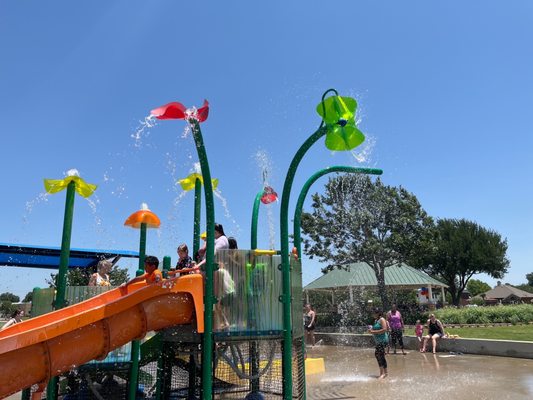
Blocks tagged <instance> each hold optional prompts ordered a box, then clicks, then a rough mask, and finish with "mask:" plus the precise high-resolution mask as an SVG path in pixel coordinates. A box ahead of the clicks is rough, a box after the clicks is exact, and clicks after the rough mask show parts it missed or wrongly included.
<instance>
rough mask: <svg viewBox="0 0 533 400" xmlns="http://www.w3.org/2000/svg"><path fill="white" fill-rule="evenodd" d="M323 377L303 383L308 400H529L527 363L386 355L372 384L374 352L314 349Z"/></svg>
mask: <svg viewBox="0 0 533 400" xmlns="http://www.w3.org/2000/svg"><path fill="white" fill-rule="evenodd" d="M308 357H323V358H324V361H325V365H326V372H325V373H323V374H317V375H312V376H308V377H307V399H308V400H341V399H372V400H375V399H378V398H379V399H392V398H406V399H430V400H439V399H454V400H485V399H486V400H492V399H494V400H505V399H509V400H521V399H524V400H526V399H533V360H528V359H520V358H509V357H493V356H478V355H466V354H465V355H461V354H459V355H456V354H450V353H437V354H436V355H433V354H431V353H424V354H422V353H419V352H417V351H412V350H410V351H408V354H407V355H405V356H403V355H401V354H398V355H392V354H391V355H388V356H387V362H388V367H389V368H388V370H389V376H388V377H387V378H386V379H384V380H378V379H377V376H378V372H379V369H378V365H377V362H376V359H375V358H374V349H370V348H356V347H348V346H315V347H314V348H308Z"/></svg>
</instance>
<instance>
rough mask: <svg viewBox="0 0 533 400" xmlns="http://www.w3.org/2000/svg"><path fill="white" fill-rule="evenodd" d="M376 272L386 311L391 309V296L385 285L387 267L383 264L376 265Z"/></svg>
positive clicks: (382, 302) (379, 291)
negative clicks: (388, 294) (389, 296)
mask: <svg viewBox="0 0 533 400" xmlns="http://www.w3.org/2000/svg"><path fill="white" fill-rule="evenodd" d="M374 272H375V274H376V279H377V281H378V294H379V297H380V298H381V304H382V306H383V312H385V311H386V310H388V309H389V298H388V296H387V287H386V286H385V268H383V267H382V266H376V268H375V269H374Z"/></svg>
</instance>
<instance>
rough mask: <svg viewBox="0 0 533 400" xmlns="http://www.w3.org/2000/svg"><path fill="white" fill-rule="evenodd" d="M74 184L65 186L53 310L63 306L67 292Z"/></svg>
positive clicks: (72, 182)
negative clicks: (65, 195) (61, 233)
mask: <svg viewBox="0 0 533 400" xmlns="http://www.w3.org/2000/svg"><path fill="white" fill-rule="evenodd" d="M75 189H76V183H75V182H74V181H71V182H70V183H69V184H68V186H67V199H66V202H65V217H64V219H63V238H62V239H61V256H60V258H59V273H58V274H57V295H56V301H55V309H56V310H57V309H60V308H63V307H64V306H65V293H66V291H67V270H68V262H69V257H70V238H71V236H72V217H73V215H74V197H75V194H76V192H75Z"/></svg>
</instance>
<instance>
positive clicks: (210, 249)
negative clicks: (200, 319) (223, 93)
mask: <svg viewBox="0 0 533 400" xmlns="http://www.w3.org/2000/svg"><path fill="white" fill-rule="evenodd" d="M189 123H190V125H191V131H192V134H193V138H194V142H195V143H196V150H197V152H198V159H199V161H200V166H201V168H202V176H203V180H204V194H205V208H206V210H205V211H206V225H207V238H206V239H207V242H206V245H207V247H206V263H205V293H204V329H205V332H204V335H203V337H202V399H203V400H211V392H212V389H213V351H214V346H213V306H214V304H215V297H214V294H213V271H214V258H215V205H214V198H213V184H212V182H211V171H210V170H209V162H208V160H207V152H206V150H205V146H204V140H203V137H202V131H201V130H200V124H199V123H198V121H196V120H194V119H191V120H189Z"/></svg>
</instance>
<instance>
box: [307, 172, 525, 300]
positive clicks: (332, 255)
mask: <svg viewBox="0 0 533 400" xmlns="http://www.w3.org/2000/svg"><path fill="white" fill-rule="evenodd" d="M311 208H312V210H311V211H310V212H304V213H302V219H301V220H302V232H303V234H304V237H303V244H304V248H303V251H304V252H305V253H306V254H307V255H308V256H309V257H310V258H314V257H316V258H318V260H319V261H321V262H324V263H326V264H327V266H326V267H325V268H323V270H322V272H323V273H327V272H328V271H331V270H332V269H335V268H346V266H347V265H348V264H351V263H357V262H365V263H367V264H368V265H370V267H371V268H372V269H373V271H374V273H375V275H376V279H377V290H378V293H379V296H380V298H381V302H382V305H383V307H384V308H387V309H388V308H389V306H390V304H389V298H388V295H387V290H386V287H385V275H384V272H385V269H386V268H387V267H390V266H392V265H396V264H401V263H405V264H407V265H410V266H412V267H415V268H418V269H420V270H422V271H424V272H426V273H428V274H429V275H430V276H432V277H434V278H435V279H438V280H439V281H441V282H443V283H445V284H446V285H448V289H447V292H448V293H449V295H450V296H451V299H452V303H453V304H455V305H458V304H459V301H460V299H461V295H462V293H463V292H464V291H465V289H466V288H467V285H468V283H469V281H470V280H471V279H472V277H473V276H475V275H477V274H481V273H485V274H487V275H489V276H491V277H493V278H495V279H501V278H503V277H504V275H505V274H506V273H507V271H508V269H509V260H508V258H507V254H506V253H507V248H508V245H507V239H505V238H502V236H501V235H500V234H499V233H498V232H496V231H494V230H492V229H489V228H485V227H483V226H481V225H479V224H478V223H476V222H474V221H469V220H466V219H450V218H434V217H431V216H430V215H429V214H428V213H427V212H426V211H425V210H424V209H423V207H422V206H421V204H420V202H419V201H418V199H417V197H416V196H415V195H414V194H413V193H410V192H409V191H407V190H406V189H405V188H403V187H401V186H400V187H395V186H389V185H385V184H384V183H383V182H382V181H381V179H379V178H378V179H376V180H372V179H371V178H370V177H368V176H365V175H355V174H345V175H339V176H336V177H333V178H330V179H329V181H328V182H327V184H326V185H325V190H324V193H322V194H320V193H316V194H314V195H313V196H312V205H311ZM530 275H531V278H532V279H531V280H532V281H533V273H532V274H528V277H529V276H530ZM528 280H529V278H528Z"/></svg>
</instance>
